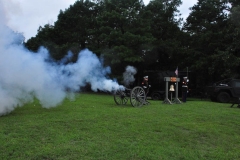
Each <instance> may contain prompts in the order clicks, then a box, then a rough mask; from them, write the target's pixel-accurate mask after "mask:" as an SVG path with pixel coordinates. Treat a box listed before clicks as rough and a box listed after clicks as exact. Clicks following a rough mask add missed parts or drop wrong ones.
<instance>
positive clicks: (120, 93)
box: [114, 86, 149, 107]
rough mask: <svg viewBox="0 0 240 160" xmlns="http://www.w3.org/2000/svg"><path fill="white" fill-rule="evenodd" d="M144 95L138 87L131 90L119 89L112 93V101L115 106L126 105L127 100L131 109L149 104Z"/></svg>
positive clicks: (142, 90)
mask: <svg viewBox="0 0 240 160" xmlns="http://www.w3.org/2000/svg"><path fill="white" fill-rule="evenodd" d="M146 94H147V93H145V91H144V89H143V88H142V87H140V86H136V87H134V88H133V89H129V88H125V89H119V90H117V91H116V92H115V93H114V101H115V102H116V104H117V105H126V104H127V102H128V99H130V103H131V105H132V106H133V107H141V106H142V105H147V104H149V102H148V101H147V100H146Z"/></svg>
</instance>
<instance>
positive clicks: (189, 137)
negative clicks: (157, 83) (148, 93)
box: [0, 93, 240, 160]
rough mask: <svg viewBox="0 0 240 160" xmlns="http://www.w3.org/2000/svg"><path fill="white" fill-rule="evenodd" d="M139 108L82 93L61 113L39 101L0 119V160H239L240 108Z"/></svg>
mask: <svg viewBox="0 0 240 160" xmlns="http://www.w3.org/2000/svg"><path fill="white" fill-rule="evenodd" d="M149 101H150V103H151V104H150V105H147V106H143V107H141V108H134V107H132V106H131V104H130V102H128V103H127V105H125V106H118V105H116V104H115V102H114V99H113V96H112V95H107V94H96V93H95V94H87V93H82V94H77V95H76V98H75V100H72V101H71V100H69V99H66V100H64V102H63V103H62V104H61V105H59V106H57V107H56V108H50V109H45V108H42V107H41V105H40V104H39V103H38V102H37V101H35V102H34V103H30V104H26V105H24V106H23V107H19V108H17V109H15V110H14V111H13V112H11V113H10V114H8V115H5V116H2V117H0V144H1V145H0V155H1V156H0V159H2V160H5V159H11V160H12V159H23V160H27V159H32V160H34V159H36V160H37V159H39V160H55V159H57V160H66V159H68V160H70V159H71V160H73V159H76V160H80V159H81V160H110V159H111V160H115V159H117V160H161V159H162V160H179V159H186V160H197V159H199V160H202V159H211V160H212V159H217V160H220V159H224V160H225V159H231V160H232V159H240V135H239V134H240V124H239V123H240V109H239V108H236V107H234V108H230V107H229V106H230V104H222V103H214V102H210V101H201V100H197V99H188V101H187V103H184V104H174V105H168V104H162V101H152V100H149Z"/></svg>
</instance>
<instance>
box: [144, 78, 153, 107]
mask: <svg viewBox="0 0 240 160" xmlns="http://www.w3.org/2000/svg"><path fill="white" fill-rule="evenodd" d="M149 87H151V85H149V84H148V76H144V77H143V81H142V88H143V90H144V92H145V103H146V104H147V103H148V102H147V94H148V91H149Z"/></svg>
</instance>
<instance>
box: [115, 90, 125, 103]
mask: <svg viewBox="0 0 240 160" xmlns="http://www.w3.org/2000/svg"><path fill="white" fill-rule="evenodd" d="M114 101H115V102H116V104H117V105H125V104H126V103H127V101H128V97H127V95H126V93H125V92H124V91H122V90H117V91H116V92H115V94H114Z"/></svg>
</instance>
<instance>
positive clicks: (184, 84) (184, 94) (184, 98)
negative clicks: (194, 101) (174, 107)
mask: <svg viewBox="0 0 240 160" xmlns="http://www.w3.org/2000/svg"><path fill="white" fill-rule="evenodd" d="M187 85H188V79H187V77H183V82H182V101H183V102H186V101H187V92H188V86H187Z"/></svg>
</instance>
